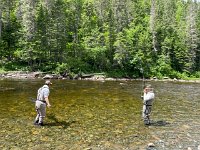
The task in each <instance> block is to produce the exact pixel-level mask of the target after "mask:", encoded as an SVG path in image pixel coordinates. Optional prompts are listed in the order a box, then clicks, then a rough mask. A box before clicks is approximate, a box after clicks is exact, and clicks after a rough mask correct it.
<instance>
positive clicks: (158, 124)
mask: <svg viewBox="0 0 200 150" xmlns="http://www.w3.org/2000/svg"><path fill="white" fill-rule="evenodd" d="M169 124H170V123H169V122H167V121H164V120H159V121H151V126H166V125H169Z"/></svg>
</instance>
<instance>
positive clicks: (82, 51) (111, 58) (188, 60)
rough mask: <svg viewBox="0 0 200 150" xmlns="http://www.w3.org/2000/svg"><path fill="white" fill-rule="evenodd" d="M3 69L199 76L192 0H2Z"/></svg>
mask: <svg viewBox="0 0 200 150" xmlns="http://www.w3.org/2000/svg"><path fill="white" fill-rule="evenodd" d="M0 4H1V5H0V68H2V69H3V70H29V71H37V70H40V71H51V72H57V73H58V72H59V73H62V72H63V71H69V72H73V73H78V72H79V71H82V72H85V73H91V72H106V73H109V74H110V75H112V76H126V77H141V76H143V73H144V76H145V77H153V76H157V77H163V76H169V77H171V78H174V77H176V78H182V77H183V76H196V77H200V40H199V39H200V3H199V2H197V1H195V0H167V1H166V0H135V1H133V0H0Z"/></svg>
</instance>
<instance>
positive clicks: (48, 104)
mask: <svg viewBox="0 0 200 150" xmlns="http://www.w3.org/2000/svg"><path fill="white" fill-rule="evenodd" d="M45 101H46V103H47V107H51V104H50V102H49V98H48V97H45Z"/></svg>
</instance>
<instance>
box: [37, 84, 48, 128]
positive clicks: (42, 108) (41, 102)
mask: <svg viewBox="0 0 200 150" xmlns="http://www.w3.org/2000/svg"><path fill="white" fill-rule="evenodd" d="M51 84H52V83H51V81H50V80H46V81H45V85H43V86H42V87H41V88H39V90H38V93H37V100H36V102H35V108H36V111H37V116H36V118H35V121H34V125H39V126H43V125H44V124H43V120H44V117H45V116H46V106H47V107H51V104H50V102H49V93H50V90H49V86H50V85H51Z"/></svg>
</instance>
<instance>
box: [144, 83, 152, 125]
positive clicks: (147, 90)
mask: <svg viewBox="0 0 200 150" xmlns="http://www.w3.org/2000/svg"><path fill="white" fill-rule="evenodd" d="M154 98H155V94H154V92H153V88H152V87H151V85H145V86H144V95H143V110H142V117H143V119H144V124H145V125H150V114H151V108H152V104H153V100H154Z"/></svg>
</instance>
